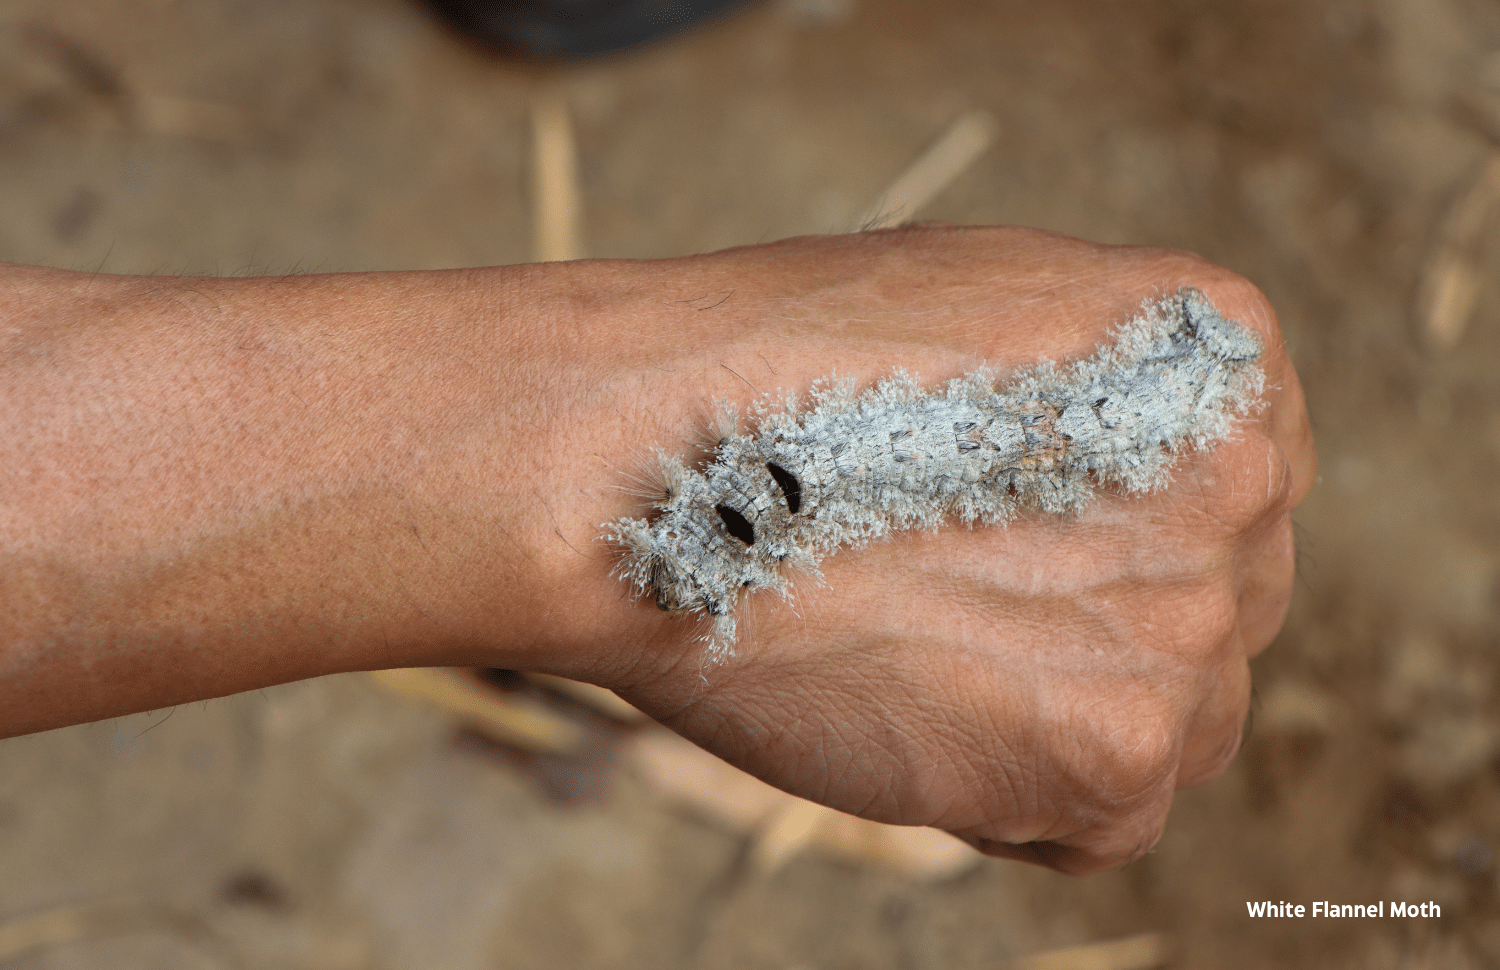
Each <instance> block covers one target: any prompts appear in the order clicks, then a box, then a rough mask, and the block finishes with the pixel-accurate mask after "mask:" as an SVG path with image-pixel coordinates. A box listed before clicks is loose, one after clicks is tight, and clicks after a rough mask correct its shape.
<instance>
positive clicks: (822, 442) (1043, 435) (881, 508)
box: [602, 289, 1264, 661]
mask: <svg viewBox="0 0 1500 970" xmlns="http://www.w3.org/2000/svg"><path fill="white" fill-rule="evenodd" d="M1261 351H1262V347H1261V341H1260V338H1259V336H1257V335H1256V334H1255V333H1254V332H1253V331H1251V330H1249V329H1247V328H1245V327H1242V326H1240V325H1239V324H1237V323H1235V322H1234V321H1231V320H1228V319H1226V318H1224V317H1223V316H1221V315H1220V314H1219V312H1218V310H1217V309H1216V308H1215V307H1214V306H1213V304H1212V303H1211V302H1210V301H1209V300H1208V298H1207V297H1206V296H1205V295H1204V294H1202V293H1201V292H1199V291H1197V290H1192V289H1184V290H1181V291H1179V292H1177V293H1176V294H1175V295H1173V296H1171V297H1168V298H1166V299H1162V300H1158V301H1154V302H1153V301H1148V302H1147V303H1146V304H1145V305H1144V306H1143V307H1142V310H1141V312H1140V313H1139V314H1138V315H1137V316H1136V317H1134V318H1133V319H1131V320H1130V321H1128V322H1126V323H1124V324H1123V325H1121V326H1120V327H1119V328H1117V329H1116V330H1115V332H1114V334H1113V340H1112V341H1111V342H1110V343H1108V344H1106V345H1104V346H1101V347H1100V348H1099V349H1098V351H1097V352H1096V353H1095V354H1094V355H1093V356H1091V357H1088V358H1085V359H1083V360H1079V361H1076V362H1074V363H1072V364H1070V365H1067V366H1061V367H1059V366H1057V365H1054V364H1053V363H1051V362H1049V361H1046V360H1043V361H1041V362H1040V363H1038V364H1036V365H1034V366H1031V367H1029V368H1026V369H1024V370H1022V371H1020V372H1018V373H1016V374H1014V375H1012V376H1011V377H1010V378H1009V379H1008V380H1006V381H1005V382H1004V384H1003V386H1001V387H997V386H996V379H995V375H994V373H993V372H992V371H990V370H989V369H988V368H980V369H978V370H976V371H974V372H972V373H970V374H968V375H966V376H964V377H962V378H959V379H957V380H953V381H950V382H949V383H948V384H947V385H946V386H944V387H942V388H940V389H936V390H928V389H924V388H923V387H922V386H921V385H920V383H919V382H918V380H917V379H916V378H915V377H913V376H912V375H910V374H908V373H906V372H905V371H901V370H898V371H896V372H895V373H894V374H893V375H892V376H891V377H889V378H887V379H885V380H883V381H881V382H879V383H878V384H876V385H875V386H874V387H872V388H870V389H868V390H865V391H864V392H862V393H860V392H856V390H855V388H854V387H853V386H852V385H851V384H849V383H848V382H841V381H837V380H833V379H826V380H822V381H819V382H818V383H817V384H815V385H814V387H813V390H812V394H811V399H810V402H809V404H807V405H803V404H802V403H801V402H799V400H798V399H797V398H796V397H795V396H793V397H787V398H785V399H783V400H781V401H778V402H772V401H770V400H763V401H762V402H761V403H760V404H759V405H757V407H756V409H755V416H756V418H757V421H756V426H755V429H754V431H753V432H752V433H746V434H740V433H732V432H731V433H729V434H727V435H725V437H724V438H723V439H722V440H721V441H720V442H719V444H718V446H717V448H716V449H715V450H714V452H713V456H712V459H711V461H710V462H709V463H708V464H707V467H705V468H703V469H702V470H701V471H699V470H695V469H693V468H690V467H688V466H687V465H686V464H685V463H684V462H683V461H682V460H681V459H680V458H677V457H675V456H672V455H667V454H658V455H657V461H658V464H659V467H660V470H661V474H662V478H663V481H664V484H665V486H666V487H665V493H666V494H665V497H664V498H662V499H661V500H660V501H658V502H656V503H655V509H656V514H655V515H654V516H653V517H652V518H650V519H641V518H622V519H617V520H615V521H613V522H610V523H606V524H605V525H604V526H603V527H602V528H603V530H604V537H605V538H607V539H609V540H610V541H612V542H613V543H615V544H616V545H617V547H618V548H619V549H620V550H621V553H622V554H621V558H620V561H619V564H618V566H617V569H616V575H617V577H618V578H620V579H623V580H626V581H628V582H629V583H630V584H631V586H632V587H633V589H634V590H635V592H637V593H638V594H640V595H645V596H651V597H653V598H654V599H655V600H656V603H657V605H658V606H660V607H661V608H662V609H664V610H669V611H674V612H686V613H697V614H702V615H706V616H707V617H709V618H711V619H712V624H711V627H710V629H709V630H708V632H706V633H705V634H704V636H703V639H704V640H705V641H706V643H707V645H708V653H709V659H710V660H711V661H713V660H721V659H723V658H724V657H726V656H728V655H730V654H732V652H733V647H734V644H735V640H736V624H735V604H736V602H737V600H738V598H739V596H740V595H741V593H743V592H748V591H752V590H756V589H771V590H777V591H779V592H781V593H782V594H783V595H784V596H789V595H790V586H789V580H788V575H789V574H792V573H796V572H799V571H800V572H806V573H809V574H811V575H813V576H817V575H818V564H819V562H820V561H821V559H822V558H823V557H826V556H828V555H830V554H832V553H833V552H835V551H837V550H839V549H842V548H857V547H859V546H861V545H864V544H865V543H868V542H869V541H870V540H872V539H876V538H879V537H881V536H884V535H887V534H890V533H892V532H896V531H900V530H905V529H934V528H937V527H938V526H940V525H942V524H943V523H944V522H947V521H949V520H951V519H957V520H958V521H959V522H962V523H964V524H966V525H971V526H972V525H973V524H974V523H976V522H978V523H982V524H987V525H1003V524H1004V523H1005V522H1007V521H1008V520H1010V519H1011V518H1012V517H1013V516H1015V515H1016V514H1017V512H1018V511H1019V510H1021V509H1023V508H1030V509H1036V510H1040V511H1042V512H1046V513H1054V514H1068V513H1076V512H1079V511H1082V510H1083V509H1085V508H1086V507H1087V506H1088V504H1089V502H1090V501H1091V499H1092V497H1093V495H1094V492H1095V490H1096V489H1097V488H1098V487H1100V486H1105V485H1115V486H1118V487H1121V488H1123V489H1124V490H1125V491H1126V492H1127V493H1141V492H1149V491H1153V490H1155V489H1158V488H1161V487H1163V486H1164V485H1166V484H1167V482H1168V481H1169V480H1170V471H1171V467H1172V464H1173V461H1174V458H1175V456H1176V454H1177V453H1179V452H1180V451H1181V450H1182V449H1183V448H1184V446H1191V447H1194V448H1207V447H1210V446H1212V445H1213V444H1215V443H1216V442H1219V441H1221V440H1223V439H1225V438H1226V437H1228V436H1229V435H1230V434H1231V433H1232V430H1233V423H1234V418H1235V417H1237V416H1240V415H1244V414H1246V413H1248V412H1250V411H1251V410H1252V409H1253V408H1254V406H1255V402H1256V401H1257V400H1258V399H1259V396H1260V393H1261V391H1262V389H1263V386H1264V376H1263V374H1262V372H1261V370H1260V367H1259V360H1260V356H1261ZM730 418H731V420H730V424H729V426H730V427H734V426H735V424H734V415H733V414H732V412H731V414H730Z"/></svg>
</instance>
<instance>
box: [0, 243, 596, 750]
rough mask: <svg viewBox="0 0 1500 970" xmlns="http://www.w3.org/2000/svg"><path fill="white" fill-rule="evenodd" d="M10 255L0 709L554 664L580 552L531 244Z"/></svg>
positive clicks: (79, 709) (17, 711)
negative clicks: (257, 262) (554, 591)
mask: <svg viewBox="0 0 1500 970" xmlns="http://www.w3.org/2000/svg"><path fill="white" fill-rule="evenodd" d="M4 272H5V280H4V282H5V283H6V284H7V285H6V286H5V287H4V288H3V291H0V301H3V308H0V319H3V320H4V321H5V325H6V329H5V334H4V346H3V350H0V375H3V376H0V396H3V399H0V415H3V417H0V421H3V423H4V430H3V434H0V451H3V453H0V483H3V484H0V515H3V518H0V529H3V534H0V557H3V560H4V563H3V568H0V583H3V585H4V592H3V594H0V607H3V609H4V613H3V614H0V616H3V626H0V630H3V640H0V712H3V714H0V730H3V731H4V733H24V732H27V731H32V730H38V729H41V728H45V727H51V726H56V725H58V724H63V723H70V722H72V721H77V720H82V719H89V718H97V717H104V716H109V715H112V714H117V713H123V712H126V711H132V710H140V709H145V708H152V707H159V706H163V705H167V704H172V703H177V702H180V701H184V700H189V699H194V698H200V697H208V696H217V695H221V694H225V693H230V692H233V691H237V690H243V689H248V688H252V687H256V686H264V685H266V684H270V683H277V682H281V681H286V680H292V679H297V678H301V677H308V676H314V675H318V674H324V673H330V672H334V671H338V670H348V669H360V668H368V667H380V666H393V665H403V664H408V665H409V664H419V663H452V662H458V661H459V660H460V659H463V658H472V659H474V660H475V661H479V660H484V661H486V662H495V663H501V662H513V663H515V664H516V665H518V666H526V665H533V666H535V665H541V664H544V663H546V661H545V660H544V659H543V658H542V657H540V656H538V654H540V653H542V652H544V651H545V650H546V649H548V644H549V639H551V638H553V637H554V635H555V634H556V633H557V632H558V631H557V629H556V626H555V622H549V621H548V619H547V614H548V612H549V608H548V606H547V602H548V595H547V594H548V590H549V589H550V588H551V586H552V585H553V584H554V583H555V582H557V581H559V579H560V577H559V576H558V575H557V573H558V571H559V569H565V568H566V567H565V566H561V565H559V564H560V563H561V562H562V560H561V557H560V556H559V555H558V554H557V551H556V548H555V546H557V545H558V544H557V543H556V541H555V540H556V535H555V534H554V533H553V532H552V530H551V524H550V523H548V522H547V521H546V516H547V513H546V512H545V503H544V502H538V501H537V496H536V495H535V494H534V493H535V491H536V488H537V485H538V483H537V481H536V480H535V478H534V477H533V476H532V474H531V473H532V472H534V471H535V469H534V468H532V467H530V464H531V462H532V459H533V454H534V452H535V451H536V447H537V443H536V442H535V441H533V440H532V439H533V437H534V436H539V435H545V434H546V427H545V421H544V420H541V419H539V417H538V415H537V414H536V413H533V409H534V406H535V405H536V404H537V403H538V400H537V399H538V397H539V396H540V394H539V391H538V388H537V382H538V381H539V380H545V381H548V382H550V381H551V379H552V377H553V376H554V375H552V374H549V373H547V368H546V367H544V366H543V365H542V364H541V363H540V362H541V361H542V360H544V359H546V358H549V357H551V356H553V354H552V350H553V349H554V348H553V347H552V346H551V344H552V343H555V342H557V341H563V342H566V341H567V340H568V339H570V338H569V336H568V334H567V333H566V332H559V331H558V330H557V329H556V328H554V327H551V326H549V322H548V321H549V315H551V314H552V313H553V309H552V308H551V306H550V302H549V299H548V297H547V295H546V292H545V290H546V286H545V284H544V283H543V282H542V281H540V280H537V279H535V278H534V276H533V275H531V274H532V273H533V271H532V270H531V269H528V268H516V269H500V270H483V271H460V272H453V273H421V274H370V275H348V276H321V277H302V278H290V279H277V280H273V279H251V280H203V279H153V278H129V277H109V276H87V275H83V274H66V273H60V272H56V271H49V270H35V269H30V268H24V267H8V268H6V270H5V271H4ZM523 278H524V284H523ZM563 329H564V331H565V330H566V328H563ZM552 619H553V621H555V619H556V618H555V617H553V618H552ZM564 634H565V631H564Z"/></svg>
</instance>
